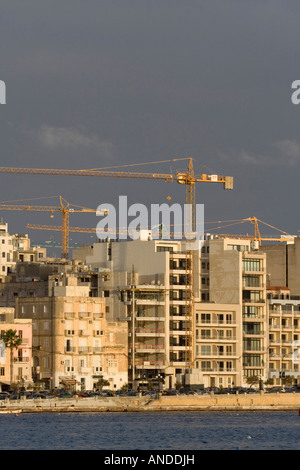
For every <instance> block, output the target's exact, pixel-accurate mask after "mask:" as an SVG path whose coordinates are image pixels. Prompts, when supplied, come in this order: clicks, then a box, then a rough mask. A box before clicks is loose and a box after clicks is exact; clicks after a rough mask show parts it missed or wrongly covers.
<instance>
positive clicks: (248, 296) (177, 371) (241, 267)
mask: <svg viewBox="0 0 300 470" xmlns="http://www.w3.org/2000/svg"><path fill="white" fill-rule="evenodd" d="M73 256H74V257H75V258H78V259H84V262H85V263H86V264H87V265H88V266H89V267H90V268H91V269H96V270H98V272H99V295H103V296H104V298H105V300H106V309H107V314H108V315H109V316H111V318H114V319H117V320H122V321H124V320H127V321H128V327H129V352H128V356H129V380H130V382H131V383H134V382H137V383H139V382H140V381H141V379H142V378H145V377H146V378H147V379H150V380H153V379H154V378H155V377H158V376H162V375H163V376H164V377H166V380H165V386H166V387H168V386H174V384H175V383H176V381H181V382H182V383H184V384H190V385H192V384H198V385H205V386H214V385H213V384H218V385H221V384H223V386H224V387H225V386H230V385H231V384H236V385H241V384H242V382H243V380H244V381H245V380H246V378H247V376H249V375H259V377H265V375H266V370H265V368H266V363H265V354H266V345H265V341H264V336H263V335H264V331H265V329H264V325H265V321H266V317H265V309H266V303H265V265H264V260H265V256H264V255H263V254H259V255H258V254H257V253H256V252H252V251H251V247H250V243H249V242H247V241H241V243H240V241H239V240H238V241H237V240H234V241H233V240H229V239H213V238H211V239H207V240H206V241H205V242H204V244H203V246H202V244H201V246H199V247H198V248H197V249H196V250H192V251H190V250H187V249H186V245H185V243H184V242H180V241H171V240H151V237H150V238H149V237H148V238H147V239H140V240H134V241H126V242H118V241H108V242H101V243H96V244H94V245H92V246H89V247H83V248H82V249H78V250H74V251H73ZM253 260H255V262H257V263H258V264H257V265H255V263H254V264H251V262H252V261H253ZM243 347H244V348H243ZM242 348H243V349H242ZM223 358H224V360H222V359H223ZM243 377H244V379H243Z"/></svg>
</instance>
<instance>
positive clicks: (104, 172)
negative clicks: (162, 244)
mask: <svg viewBox="0 0 300 470" xmlns="http://www.w3.org/2000/svg"><path fill="white" fill-rule="evenodd" d="M179 160H189V164H188V168H187V170H186V171H177V172H176V174H173V173H153V172H151V173H138V172H131V171H111V169H108V168H106V169H99V168H98V169H97V168H96V169H86V170H70V169H43V168H12V167H0V173H21V174H39V175H62V176H97V177H102V178H103V177H109V178H144V179H151V180H164V181H166V182H174V181H176V182H177V183H179V184H185V185H186V204H189V206H188V207H189V209H190V212H189V216H188V220H187V221H186V223H187V227H188V229H189V230H190V231H191V232H195V230H196V221H195V214H196V202H195V184H196V183H223V187H224V189H233V177H232V176H219V175H216V174H211V175H208V174H201V175H195V173H194V167H193V159H192V158H177V159H172V160H164V161H163V162H148V163H143V164H150V163H151V164H152V163H165V162H167V161H169V162H171V161H173V162H175V161H179ZM127 166H131V165H127ZM132 166H134V165H132ZM64 224H65V226H64ZM67 224H68V220H67V218H66V221H65V222H63V224H62V226H63V233H64V234H66V233H68V231H69V226H68V225H67ZM63 244H64V246H65V250H66V240H63ZM65 254H66V253H65ZM186 289H187V294H186V328H187V330H188V331H187V333H186V363H187V364H189V366H188V367H192V364H193V342H192V338H193V336H192V329H193V311H194V299H193V252H192V251H188V252H187V255H186Z"/></svg>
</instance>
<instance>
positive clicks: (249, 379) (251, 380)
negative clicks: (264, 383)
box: [247, 375, 259, 388]
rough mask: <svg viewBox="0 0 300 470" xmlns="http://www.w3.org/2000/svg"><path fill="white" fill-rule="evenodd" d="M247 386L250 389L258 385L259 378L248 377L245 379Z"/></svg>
mask: <svg viewBox="0 0 300 470" xmlns="http://www.w3.org/2000/svg"><path fill="white" fill-rule="evenodd" d="M247 384H249V385H250V388H251V387H252V385H257V384H259V377H258V376H257V375H252V376H250V377H247Z"/></svg>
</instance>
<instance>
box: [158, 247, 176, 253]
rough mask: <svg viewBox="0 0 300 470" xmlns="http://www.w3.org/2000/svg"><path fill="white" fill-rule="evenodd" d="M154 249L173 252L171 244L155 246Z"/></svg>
mask: <svg viewBox="0 0 300 470" xmlns="http://www.w3.org/2000/svg"><path fill="white" fill-rule="evenodd" d="M156 251H157V252H159V251H170V252H171V253H173V247H172V246H157V247H156Z"/></svg>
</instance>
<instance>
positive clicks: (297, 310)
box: [268, 286, 300, 385]
mask: <svg viewBox="0 0 300 470" xmlns="http://www.w3.org/2000/svg"><path fill="white" fill-rule="evenodd" d="M268 306H269V325H268V326H269V328H268V343H269V351H268V353H269V361H268V362H269V373H268V377H269V379H271V380H272V382H273V383H274V384H275V385H282V384H284V383H285V380H286V379H287V378H288V377H290V379H291V381H290V382H289V384H291V383H300V367H299V364H300V354H299V346H300V295H293V294H291V293H290V290H289V289H288V288H287V287H271V286H270V287H268Z"/></svg>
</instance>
